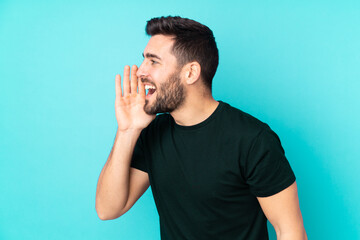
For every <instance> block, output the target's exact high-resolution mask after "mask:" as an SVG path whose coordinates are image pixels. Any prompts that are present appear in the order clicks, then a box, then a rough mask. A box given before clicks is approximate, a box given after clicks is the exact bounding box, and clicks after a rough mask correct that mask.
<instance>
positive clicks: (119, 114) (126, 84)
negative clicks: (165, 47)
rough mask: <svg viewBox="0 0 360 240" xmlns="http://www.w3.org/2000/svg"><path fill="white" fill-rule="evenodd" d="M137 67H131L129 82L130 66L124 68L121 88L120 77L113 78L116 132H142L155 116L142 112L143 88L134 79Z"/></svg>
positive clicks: (143, 102)
mask: <svg viewBox="0 0 360 240" xmlns="http://www.w3.org/2000/svg"><path fill="white" fill-rule="evenodd" d="M136 71H137V66H136V65H134V66H132V70H131V80H129V76H130V66H125V68H124V80H123V88H124V90H123V91H122V90H121V77H120V75H119V74H117V75H116V77H115V94H116V97H115V114H116V120H117V122H118V131H127V130H142V129H144V128H145V127H147V126H148V125H149V124H150V122H151V121H152V120H153V119H154V118H155V116H156V115H149V114H147V113H145V111H144V105H145V86H144V84H143V83H142V82H141V81H140V79H138V78H137V77H136ZM138 90H139V91H138Z"/></svg>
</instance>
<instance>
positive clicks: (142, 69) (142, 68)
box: [136, 61, 147, 78]
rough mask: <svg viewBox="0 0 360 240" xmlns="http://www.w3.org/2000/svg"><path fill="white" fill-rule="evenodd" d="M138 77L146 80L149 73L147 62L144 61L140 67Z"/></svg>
mask: <svg viewBox="0 0 360 240" xmlns="http://www.w3.org/2000/svg"><path fill="white" fill-rule="evenodd" d="M136 76H137V77H138V78H145V77H146V76H147V71H146V67H145V61H143V62H142V63H141V65H140V66H139V68H138V70H137V72H136Z"/></svg>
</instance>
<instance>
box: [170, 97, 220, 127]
mask: <svg viewBox="0 0 360 240" xmlns="http://www.w3.org/2000/svg"><path fill="white" fill-rule="evenodd" d="M218 105H219V102H217V101H216V100H215V99H214V98H213V97H212V96H211V95H210V96H202V97H194V96H193V97H187V98H186V99H185V102H184V103H183V105H181V107H180V108H179V109H176V110H175V111H173V112H171V113H170V114H171V116H172V117H173V118H174V120H175V122H176V123H177V124H179V125H181V126H192V125H196V124H198V123H201V122H203V121H205V120H206V119H207V118H208V117H210V115H211V114H212V113H213V112H214V111H215V109H216V108H217V106H218Z"/></svg>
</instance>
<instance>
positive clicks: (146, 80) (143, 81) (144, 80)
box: [140, 78, 156, 86]
mask: <svg viewBox="0 0 360 240" xmlns="http://www.w3.org/2000/svg"><path fill="white" fill-rule="evenodd" d="M140 81H141V82H142V83H150V84H152V85H154V86H156V84H155V83H154V82H153V81H151V80H150V79H148V78H141V79H140Z"/></svg>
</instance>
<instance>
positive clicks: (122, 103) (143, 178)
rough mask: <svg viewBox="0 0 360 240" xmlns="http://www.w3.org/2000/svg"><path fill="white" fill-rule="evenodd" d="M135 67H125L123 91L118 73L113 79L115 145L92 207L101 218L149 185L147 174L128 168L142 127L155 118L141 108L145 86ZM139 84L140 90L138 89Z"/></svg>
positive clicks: (118, 213) (113, 213) (125, 205)
mask: <svg viewBox="0 0 360 240" xmlns="http://www.w3.org/2000/svg"><path fill="white" fill-rule="evenodd" d="M136 71H137V67H136V66H133V69H132V73H131V81H130V80H129V77H130V67H129V66H126V67H125V70H124V84H123V85H124V91H122V89H121V78H120V75H117V76H116V79H115V92H116V98H115V113H116V119H117V122H118V130H117V134H116V137H115V141H114V146H113V148H112V150H111V153H110V155H109V157H108V160H107V162H106V163H105V166H104V167H103V169H102V171H101V174H100V177H99V180H98V185H97V189H96V204H95V208H96V211H97V214H98V216H99V218H100V219H103V220H108V219H114V218H117V217H119V216H121V215H122V214H124V213H125V212H126V211H128V210H129V209H130V208H131V207H132V206H133V205H134V203H135V202H136V201H137V200H138V199H139V198H140V196H141V195H142V194H143V193H144V192H145V191H146V189H147V188H148V187H149V185H150V184H149V177H148V174H147V173H145V172H143V171H140V170H137V169H135V168H130V164H131V158H132V155H133V152H134V148H135V145H136V142H137V139H138V138H139V136H140V133H141V131H142V129H144V128H145V127H146V126H148V125H149V123H150V122H151V121H152V120H153V119H154V118H155V116H153V115H148V114H146V113H145V112H144V105H145V87H144V85H143V84H142V83H141V81H140V80H139V81H138V79H137V77H136ZM138 86H139V92H138V91H137V89H138Z"/></svg>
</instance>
